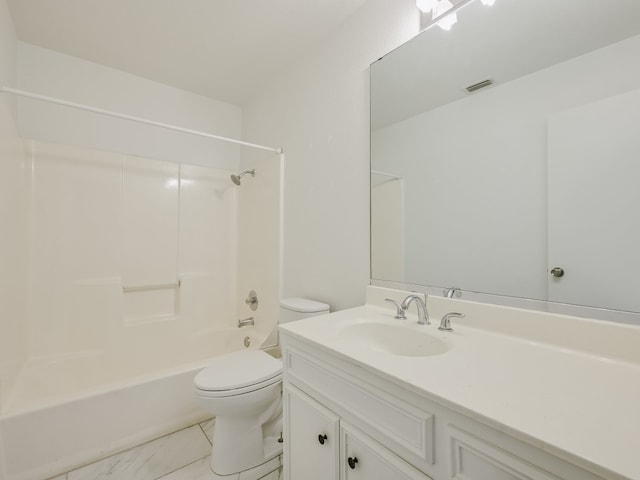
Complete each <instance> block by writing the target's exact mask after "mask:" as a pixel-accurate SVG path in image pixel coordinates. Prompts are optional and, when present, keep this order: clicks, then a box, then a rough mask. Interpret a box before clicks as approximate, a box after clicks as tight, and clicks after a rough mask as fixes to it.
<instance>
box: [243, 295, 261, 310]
mask: <svg viewBox="0 0 640 480" xmlns="http://www.w3.org/2000/svg"><path fill="white" fill-rule="evenodd" d="M244 303H246V304H247V305H249V308H250V309H251V310H253V311H254V312H255V311H256V310H257V309H258V294H257V293H256V291H255V290H251V291H250V292H249V295H247V298H246V299H245V301H244Z"/></svg>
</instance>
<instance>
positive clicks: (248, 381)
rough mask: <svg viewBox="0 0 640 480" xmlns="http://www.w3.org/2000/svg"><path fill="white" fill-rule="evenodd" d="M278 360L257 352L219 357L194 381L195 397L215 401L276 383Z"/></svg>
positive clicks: (279, 366) (280, 369)
mask: <svg viewBox="0 0 640 480" xmlns="http://www.w3.org/2000/svg"><path fill="white" fill-rule="evenodd" d="M281 379H282V361H280V360H278V359H276V358H274V357H272V356H271V355H269V354H268V353H265V352H263V351H261V350H251V351H248V350H244V351H240V352H233V353H229V354H226V355H221V356H219V357H217V358H215V359H213V361H212V362H211V363H210V364H209V366H207V367H206V368H204V369H203V370H202V371H201V372H200V373H198V374H197V375H196V377H195V379H194V386H195V389H196V391H197V394H198V395H200V396H203V397H209V398H217V397H229V396H234V395H241V394H243V393H248V392H253V391H255V390H259V389H261V388H264V387H268V386H270V385H273V384H274V383H278V382H280V381H281Z"/></svg>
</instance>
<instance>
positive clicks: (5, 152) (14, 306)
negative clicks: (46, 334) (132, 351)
mask: <svg viewBox="0 0 640 480" xmlns="http://www.w3.org/2000/svg"><path fill="white" fill-rule="evenodd" d="M16 42H17V40H16V34H15V30H14V27H13V22H12V20H11V16H10V14H9V10H8V7H7V4H6V1H5V0H0V84H3V85H12V86H15V85H16ZM14 106H15V102H14V101H13V99H11V98H10V97H8V96H7V95H3V94H0V405H1V404H2V401H3V399H4V397H5V396H6V394H7V392H8V390H9V389H10V388H11V386H12V384H13V383H14V381H15V377H16V375H17V373H18V370H19V368H20V366H21V365H22V363H23V362H24V359H25V358H26V326H25V322H24V319H25V295H24V292H25V281H26V267H25V265H26V224H25V219H26V204H25V201H26V189H25V183H24V181H23V180H24V152H23V149H22V144H21V142H20V141H19V139H17V129H16V125H15V122H14ZM0 477H2V459H1V458H0Z"/></svg>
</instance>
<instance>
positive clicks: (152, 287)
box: [122, 280, 181, 293]
mask: <svg viewBox="0 0 640 480" xmlns="http://www.w3.org/2000/svg"><path fill="white" fill-rule="evenodd" d="M180 285H181V282H180V280H178V282H176V283H164V284H157V285H135V286H132V287H125V286H124V285H123V286H122V293H130V292H144V291H146V290H168V289H170V288H180Z"/></svg>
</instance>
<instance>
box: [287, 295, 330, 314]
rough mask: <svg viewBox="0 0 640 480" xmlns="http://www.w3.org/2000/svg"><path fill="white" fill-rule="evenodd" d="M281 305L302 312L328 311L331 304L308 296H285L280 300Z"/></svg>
mask: <svg viewBox="0 0 640 480" xmlns="http://www.w3.org/2000/svg"><path fill="white" fill-rule="evenodd" d="M280 306H281V307H282V308H285V309H287V310H292V311H294V312H302V313H316V312H328V311H329V305H328V304H326V303H322V302H317V301H315V300H310V299H308V298H299V297H292V298H283V299H282V300H280Z"/></svg>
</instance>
